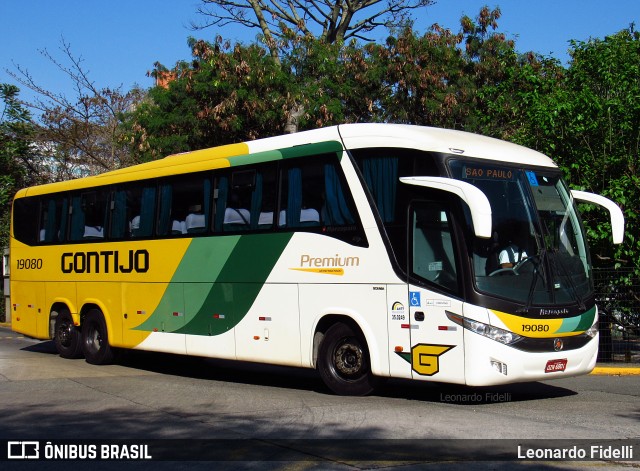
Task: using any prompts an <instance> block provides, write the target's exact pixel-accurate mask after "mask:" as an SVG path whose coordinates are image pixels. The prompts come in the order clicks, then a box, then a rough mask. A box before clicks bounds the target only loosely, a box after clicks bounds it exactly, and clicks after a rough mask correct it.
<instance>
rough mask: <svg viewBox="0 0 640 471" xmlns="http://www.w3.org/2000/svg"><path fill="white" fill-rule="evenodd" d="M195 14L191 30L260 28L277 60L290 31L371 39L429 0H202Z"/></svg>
mask: <svg viewBox="0 0 640 471" xmlns="http://www.w3.org/2000/svg"><path fill="white" fill-rule="evenodd" d="M201 1H202V4H201V6H200V7H199V8H198V13H199V14H201V15H203V16H204V17H205V22H204V23H202V24H194V25H193V26H194V27H195V28H206V27H208V26H219V27H223V26H226V25H229V24H239V25H242V26H245V27H247V28H254V29H258V30H260V31H261V33H262V35H263V37H264V40H265V43H266V44H267V46H268V47H269V50H270V52H271V55H272V57H274V58H275V59H276V60H278V57H279V48H278V40H283V39H286V38H287V37H288V34H289V32H290V31H294V32H296V34H297V35H301V36H313V37H316V38H318V39H321V40H323V41H326V42H327V43H329V44H332V43H335V42H344V41H348V40H349V39H361V40H365V41H371V40H372V39H371V37H368V34H369V33H372V32H373V31H374V30H376V29H377V28H379V27H383V26H384V27H386V28H393V27H398V26H403V25H404V24H405V23H406V21H407V19H408V15H409V13H410V12H411V11H412V10H416V9H418V8H422V7H426V6H428V5H431V4H433V3H434V1H433V0H388V1H386V2H382V1H381V0H355V1H350V0H320V1H309V0H290V1H288V2H286V5H285V4H283V3H281V2H278V1H277V0H201Z"/></svg>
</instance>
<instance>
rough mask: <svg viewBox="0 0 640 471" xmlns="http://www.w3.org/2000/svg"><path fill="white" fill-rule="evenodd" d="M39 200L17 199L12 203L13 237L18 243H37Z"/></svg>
mask: <svg viewBox="0 0 640 471" xmlns="http://www.w3.org/2000/svg"><path fill="white" fill-rule="evenodd" d="M38 205H39V198H18V199H16V200H14V201H13V235H14V237H15V238H16V239H18V240H19V241H20V242H22V243H24V244H28V245H34V244H36V243H37V242H38V219H37V215H38V209H39V206H38Z"/></svg>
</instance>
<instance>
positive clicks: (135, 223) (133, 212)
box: [110, 182, 156, 239]
mask: <svg viewBox="0 0 640 471" xmlns="http://www.w3.org/2000/svg"><path fill="white" fill-rule="evenodd" d="M155 208H156V187H155V184H153V183H151V182H143V184H142V185H140V184H136V185H129V186H127V187H126V188H120V189H118V190H117V191H116V192H115V194H114V199H113V209H112V212H111V229H110V236H111V237H112V238H114V239H123V238H135V237H151V236H152V235H153V221H154V219H155Z"/></svg>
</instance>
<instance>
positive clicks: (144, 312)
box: [136, 311, 147, 314]
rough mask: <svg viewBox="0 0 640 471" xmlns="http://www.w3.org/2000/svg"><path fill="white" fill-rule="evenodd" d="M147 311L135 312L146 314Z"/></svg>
mask: <svg viewBox="0 0 640 471" xmlns="http://www.w3.org/2000/svg"><path fill="white" fill-rule="evenodd" d="M146 313H147V311H136V314H146Z"/></svg>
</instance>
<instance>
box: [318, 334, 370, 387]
mask: <svg viewBox="0 0 640 471" xmlns="http://www.w3.org/2000/svg"><path fill="white" fill-rule="evenodd" d="M318 371H319V373H320V377H321V378H322V380H323V381H324V383H325V384H326V385H327V386H328V387H329V388H330V389H331V390H332V391H333V392H335V393H336V394H340V395H344V396H364V395H366V394H369V393H371V392H372V391H373V390H374V389H375V388H376V386H377V385H378V379H377V378H376V377H375V376H374V375H373V374H372V373H371V362H370V360H369V352H368V350H367V344H366V342H365V340H364V338H363V337H362V335H359V334H358V333H356V332H354V330H353V329H352V328H351V327H349V326H348V325H346V324H343V323H341V322H340V323H337V324H334V325H332V326H331V327H330V328H329V329H328V330H327V332H326V333H325V335H324V338H323V340H322V343H321V344H320V350H319V352H318Z"/></svg>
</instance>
